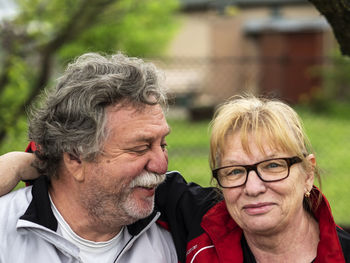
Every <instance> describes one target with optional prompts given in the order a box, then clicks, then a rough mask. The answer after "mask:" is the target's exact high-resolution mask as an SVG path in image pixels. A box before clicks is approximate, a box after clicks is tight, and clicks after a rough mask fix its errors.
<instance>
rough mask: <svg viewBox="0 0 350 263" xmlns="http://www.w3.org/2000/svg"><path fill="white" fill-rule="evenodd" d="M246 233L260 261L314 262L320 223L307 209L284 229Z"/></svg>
mask: <svg viewBox="0 0 350 263" xmlns="http://www.w3.org/2000/svg"><path fill="white" fill-rule="evenodd" d="M244 235H245V238H246V240H247V243H248V245H249V248H250V249H251V251H252V253H253V254H254V257H255V259H256V261H257V262H258V263H265V262H269V263H270V262H285V263H287V262H312V260H313V259H314V258H315V257H316V255H317V245H318V242H319V227H318V223H317V221H316V220H315V219H314V218H313V217H312V216H311V215H309V214H308V213H307V212H305V211H304V213H303V216H301V218H299V217H298V220H295V221H294V222H293V223H292V225H289V226H286V227H285V229H283V230H280V231H276V232H275V233H269V234H265V233H264V234H256V233H247V232H244Z"/></svg>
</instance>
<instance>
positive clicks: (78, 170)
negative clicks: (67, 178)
mask: <svg viewBox="0 0 350 263" xmlns="http://www.w3.org/2000/svg"><path fill="white" fill-rule="evenodd" d="M63 162H64V166H65V168H66V170H67V171H68V173H69V174H70V175H71V176H72V177H73V178H74V179H75V180H76V181H79V182H82V181H84V173H83V164H82V161H81V160H80V159H79V157H76V156H74V155H72V154H69V153H63Z"/></svg>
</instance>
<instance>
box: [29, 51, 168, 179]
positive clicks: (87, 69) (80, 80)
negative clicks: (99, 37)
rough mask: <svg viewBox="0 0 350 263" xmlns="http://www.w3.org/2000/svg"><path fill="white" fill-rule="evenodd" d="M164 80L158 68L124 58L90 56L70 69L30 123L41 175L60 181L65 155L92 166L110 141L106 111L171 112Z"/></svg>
mask: <svg viewBox="0 0 350 263" xmlns="http://www.w3.org/2000/svg"><path fill="white" fill-rule="evenodd" d="M159 76H160V75H159V72H158V71H157V69H156V68H155V66H154V65H153V64H151V63H145V62H144V61H142V60H141V59H138V58H131V57H126V56H124V55H122V54H116V55H111V56H102V55H99V54H96V53H87V54H84V55H82V56H80V57H79V58H77V59H76V60H75V62H74V63H72V64H69V65H68V67H67V69H66V71H65V72H64V74H63V76H62V77H61V78H59V79H58V83H57V85H56V87H55V88H54V89H52V90H51V91H49V92H47V94H46V97H45V100H44V102H43V105H42V106H41V107H39V108H38V109H33V110H32V114H31V116H30V118H29V139H30V140H32V141H34V142H35V143H36V145H37V148H38V151H37V152H36V153H37V156H38V157H39V158H38V159H39V161H38V162H37V163H36V164H35V166H36V167H37V168H38V170H39V172H40V173H41V174H43V175H46V176H48V177H49V178H50V177H51V176H55V175H56V171H57V169H58V168H59V164H60V161H61V159H62V157H63V153H68V154H70V156H71V158H77V159H80V160H86V161H93V160H94V159H95V158H96V156H97V155H98V154H99V153H100V152H101V150H102V146H103V142H104V141H105V139H106V136H107V133H106V127H105V124H106V112H105V109H106V107H108V106H111V105H116V104H120V105H124V104H126V105H132V106H134V107H136V108H138V109H140V110H142V108H143V106H144V105H145V104H147V105H156V104H160V105H161V106H163V107H164V106H166V100H167V98H166V93H165V90H164V89H163V87H162V86H161V85H160V83H159Z"/></svg>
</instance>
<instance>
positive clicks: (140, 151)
mask: <svg viewBox="0 0 350 263" xmlns="http://www.w3.org/2000/svg"><path fill="white" fill-rule="evenodd" d="M149 148H150V147H149V146H146V145H145V146H140V147H135V148H132V149H130V151H131V152H134V153H137V154H143V153H146V152H147V151H148V150H149Z"/></svg>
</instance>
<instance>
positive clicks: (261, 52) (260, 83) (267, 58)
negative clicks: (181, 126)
mask: <svg viewBox="0 0 350 263" xmlns="http://www.w3.org/2000/svg"><path fill="white" fill-rule="evenodd" d="M180 2H181V4H182V9H181V10H182V12H181V14H180V17H181V27H180V29H179V32H178V34H177V36H176V37H175V39H174V40H173V42H172V43H171V45H170V47H169V50H168V59H167V61H166V62H163V64H162V65H161V67H163V68H164V69H165V71H166V76H167V83H168V86H169V87H170V89H171V91H172V92H173V93H174V94H176V96H177V98H178V99H177V103H178V104H184V105H187V106H198V107H200V106H205V105H215V104H216V103H218V102H221V101H222V100H224V99H226V98H228V97H230V96H232V95H234V94H237V93H241V92H246V91H248V92H253V93H259V94H268V95H273V96H276V97H279V98H282V99H285V100H287V101H289V102H292V103H295V102H298V101H300V100H302V99H303V97H307V96H310V95H311V94H312V92H313V91H314V90H315V89H317V88H319V87H320V85H321V83H320V77H318V76H317V74H315V68H316V67H317V66H320V65H322V63H323V62H324V58H325V56H327V55H328V54H329V52H330V50H331V49H332V48H333V45H334V43H335V40H334V39H333V36H332V33H331V28H330V27H329V26H328V24H327V22H326V20H325V19H324V18H323V17H322V16H321V15H320V14H319V13H318V11H317V10H316V9H315V8H314V6H313V5H311V4H310V3H309V2H308V1H307V0H216V1H215V0H211V1H210V0H181V1H180Z"/></svg>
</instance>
